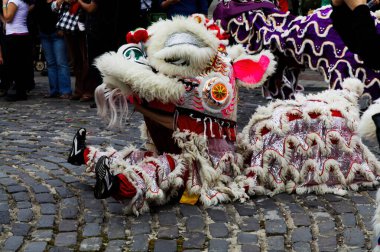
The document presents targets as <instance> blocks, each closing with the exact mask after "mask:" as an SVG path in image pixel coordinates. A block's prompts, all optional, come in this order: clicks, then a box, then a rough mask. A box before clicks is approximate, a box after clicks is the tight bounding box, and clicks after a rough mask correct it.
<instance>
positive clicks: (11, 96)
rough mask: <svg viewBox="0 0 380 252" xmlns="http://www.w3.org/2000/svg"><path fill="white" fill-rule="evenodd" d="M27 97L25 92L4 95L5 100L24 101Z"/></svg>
mask: <svg viewBox="0 0 380 252" xmlns="http://www.w3.org/2000/svg"><path fill="white" fill-rule="evenodd" d="M27 99H28V96H27V95H26V94H8V95H7V96H5V100H6V101H9V102H14V101H26V100H27Z"/></svg>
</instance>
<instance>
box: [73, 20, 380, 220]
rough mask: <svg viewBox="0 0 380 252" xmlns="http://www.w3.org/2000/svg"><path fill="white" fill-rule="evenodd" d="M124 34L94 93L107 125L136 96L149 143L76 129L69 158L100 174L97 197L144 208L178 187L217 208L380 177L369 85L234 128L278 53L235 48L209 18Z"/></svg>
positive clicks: (275, 107)
mask: <svg viewBox="0 0 380 252" xmlns="http://www.w3.org/2000/svg"><path fill="white" fill-rule="evenodd" d="M127 41H128V42H129V43H128V44H126V45H124V46H122V47H121V48H120V49H119V50H118V52H111V53H107V54H104V55H102V56H101V57H99V58H98V59H97V61H96V66H97V67H98V68H99V70H100V71H101V73H102V75H103V84H102V85H101V86H99V87H98V88H97V90H96V92H95V93H96V94H95V97H96V102H97V107H98V113H99V115H100V116H102V117H106V118H107V119H108V120H109V123H110V124H109V126H116V125H121V124H122V123H123V122H124V120H125V118H126V115H127V114H128V107H129V105H128V104H130V103H133V104H134V107H135V110H137V111H139V112H141V113H142V114H143V116H144V123H143V125H142V127H141V131H142V137H143V138H144V139H145V141H146V149H144V150H142V149H137V148H135V147H133V146H129V147H126V148H125V149H123V150H121V151H116V150H115V149H113V148H111V147H109V148H108V149H105V150H101V149H98V148H95V147H93V146H87V144H86V141H85V140H86V130H85V129H84V128H82V129H79V130H78V132H77V134H76V135H75V137H74V139H73V145H72V149H71V152H70V155H69V158H68V161H69V162H70V163H72V164H76V165H82V164H85V166H86V172H87V173H89V174H95V176H96V184H95V188H94V194H95V197H96V198H99V199H101V198H106V197H109V196H112V197H114V198H116V199H118V200H125V201H126V205H127V209H128V210H129V211H132V212H133V213H135V214H139V213H141V212H143V211H146V210H148V209H149V205H150V204H164V203H166V202H167V201H168V200H170V199H171V198H173V197H175V196H177V195H179V196H181V198H180V202H181V203H189V204H195V203H196V202H200V203H202V204H204V205H205V206H210V205H215V204H218V203H222V202H230V201H236V200H238V201H241V202H244V201H245V200H246V199H248V198H249V196H251V195H255V194H267V195H273V194H276V193H280V192H289V193H290V192H297V193H305V192H312V191H313V192H317V193H326V192H334V193H340V194H343V193H344V192H345V189H357V188H358V186H360V185H367V186H372V185H375V184H377V181H376V176H377V175H378V174H380V166H379V164H378V162H377V161H376V159H375V157H374V156H373V154H372V153H370V151H369V150H368V149H367V147H366V146H365V145H363V143H362V142H361V140H360V138H359V137H358V134H357V123H358V118H359V112H358V109H357V104H356V102H357V99H358V97H359V95H361V93H362V91H363V88H362V87H363V84H362V83H361V82H359V81H357V80H352V79H349V80H347V83H346V85H344V87H347V88H344V89H342V90H330V91H325V92H324V93H321V94H318V95H314V96H303V95H297V96H296V99H295V100H291V101H276V102H273V103H271V104H270V105H269V106H267V107H261V108H259V109H258V111H257V112H256V113H255V114H254V115H253V116H252V119H251V121H250V123H249V124H248V125H247V126H246V127H245V128H244V130H243V131H242V133H241V134H237V129H236V120H237V113H238V111H237V103H238V89H239V87H242V86H243V87H246V88H256V87H259V86H261V85H262V84H263V83H264V82H265V81H266V79H267V77H268V76H269V75H271V74H272V73H273V72H274V71H275V61H274V56H273V55H272V54H271V53H269V52H268V51H261V52H260V53H259V54H255V55H248V54H247V53H246V52H245V50H244V49H243V48H242V46H241V45H237V46H234V47H231V48H230V47H228V46H227V36H226V34H225V32H224V31H223V30H222V29H221V28H219V27H218V26H217V25H216V24H215V23H214V22H213V21H212V20H208V19H206V18H205V17H204V16H201V15H194V16H192V17H175V18H173V20H161V21H158V22H156V23H154V24H153V25H151V26H150V27H149V28H148V29H147V30H141V29H140V30H137V31H135V32H133V33H129V34H128V35H127Z"/></svg>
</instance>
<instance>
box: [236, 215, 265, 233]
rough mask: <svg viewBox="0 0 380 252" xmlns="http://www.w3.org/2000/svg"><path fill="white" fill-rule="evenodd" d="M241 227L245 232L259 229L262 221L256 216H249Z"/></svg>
mask: <svg viewBox="0 0 380 252" xmlns="http://www.w3.org/2000/svg"><path fill="white" fill-rule="evenodd" d="M239 228H240V230H241V231H245V232H252V231H258V230H259V229H260V223H259V220H258V219H256V218H254V217H252V218H247V219H244V220H243V221H242V222H241V223H240V224H239Z"/></svg>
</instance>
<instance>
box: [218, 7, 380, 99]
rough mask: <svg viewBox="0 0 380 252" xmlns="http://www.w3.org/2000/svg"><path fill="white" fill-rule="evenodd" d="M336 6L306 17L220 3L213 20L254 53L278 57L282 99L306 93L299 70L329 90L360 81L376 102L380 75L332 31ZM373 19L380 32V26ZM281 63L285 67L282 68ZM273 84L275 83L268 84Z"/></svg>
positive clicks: (276, 91)
mask: <svg viewBox="0 0 380 252" xmlns="http://www.w3.org/2000/svg"><path fill="white" fill-rule="evenodd" d="M331 13H332V8H331V6H325V7H322V8H320V9H317V10H315V11H314V12H313V13H312V14H310V15H307V16H298V17H295V16H293V15H291V14H290V13H289V12H287V13H282V12H280V11H279V10H277V9H276V7H275V6H274V5H271V4H270V3H268V2H266V1H246V2H239V1H234V0H232V1H221V2H220V3H219V4H218V6H217V8H216V9H215V12H214V19H215V20H216V21H217V22H218V23H219V24H220V25H221V26H222V28H223V29H225V30H227V31H228V32H229V33H230V34H231V35H232V37H233V39H234V40H235V41H236V42H237V43H240V44H243V45H244V46H245V47H246V49H247V51H248V52H249V53H256V52H259V51H261V50H263V49H270V50H271V51H272V52H273V53H274V54H275V55H277V56H278V57H279V69H278V70H279V71H282V73H280V74H279V75H277V76H276V75H275V76H274V78H282V79H280V80H278V81H280V82H282V83H281V87H279V85H277V87H278V89H277V88H276V87H272V89H271V90H270V91H271V94H272V95H273V97H277V98H290V97H293V93H294V92H295V91H297V90H301V89H302V88H301V87H299V86H298V84H297V76H298V73H299V71H300V68H301V69H302V68H303V67H309V68H311V69H313V70H317V71H319V72H320V73H322V75H323V77H324V79H325V81H327V82H329V83H330V88H332V89H341V88H342V87H341V83H342V82H343V80H344V79H345V78H349V77H356V78H358V79H359V80H361V81H362V82H363V83H364V84H365V87H364V93H363V95H364V96H368V97H369V98H370V100H371V101H374V100H376V99H377V98H379V97H380V71H376V70H374V69H371V68H368V67H366V66H365V65H364V64H363V61H361V60H360V58H359V57H358V55H356V54H354V53H352V52H351V51H349V50H348V48H347V47H346V46H345V44H344V43H343V41H342V39H341V38H340V37H339V35H338V33H337V32H336V30H335V29H334V28H333V25H332V20H331V18H330V15H331ZM373 18H374V22H375V23H376V27H377V30H378V31H379V33H380V22H379V20H378V19H376V18H375V17H373ZM281 61H282V62H283V63H281ZM269 83H270V82H269Z"/></svg>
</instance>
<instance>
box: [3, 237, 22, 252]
mask: <svg viewBox="0 0 380 252" xmlns="http://www.w3.org/2000/svg"><path fill="white" fill-rule="evenodd" d="M23 240H24V238H23V237H22V236H11V237H9V238H8V239H6V240H5V243H4V246H3V248H2V249H1V250H2V251H16V250H18V249H19V248H20V247H21V245H22V242H23Z"/></svg>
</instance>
